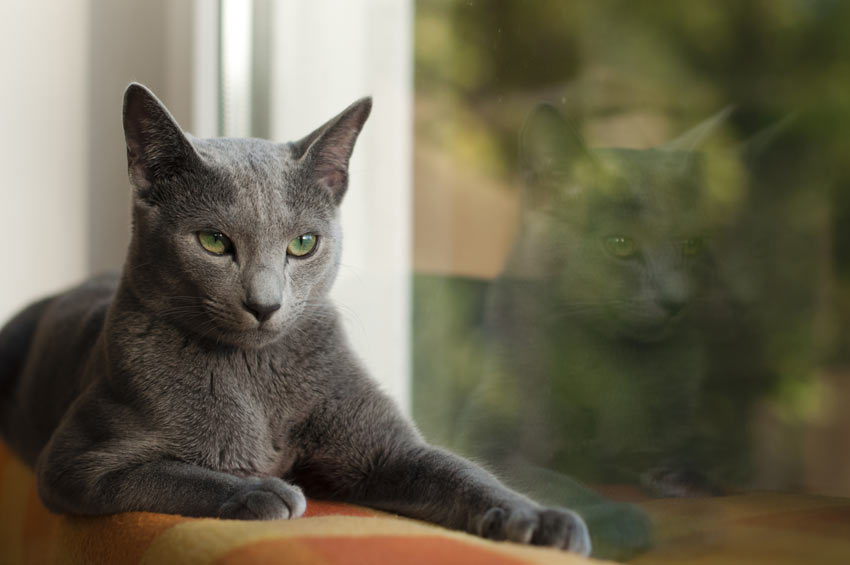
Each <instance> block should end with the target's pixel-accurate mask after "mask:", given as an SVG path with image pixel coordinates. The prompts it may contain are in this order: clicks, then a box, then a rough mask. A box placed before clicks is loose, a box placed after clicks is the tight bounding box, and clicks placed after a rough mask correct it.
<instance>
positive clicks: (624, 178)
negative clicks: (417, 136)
mask: <svg viewBox="0 0 850 565" xmlns="http://www.w3.org/2000/svg"><path fill="white" fill-rule="evenodd" d="M522 163H523V173H524V177H525V202H524V222H523V229H522V230H521V233H520V235H519V240H518V242H517V245H516V246H515V248H514V251H513V254H512V257H511V259H510V263H509V267H508V270H509V271H510V274H513V275H520V276H521V274H522V273H532V272H533V273H535V275H534V276H535V277H536V278H537V279H538V280H544V281H546V283H547V287H548V288H549V289H550V293H549V298H547V300H550V301H551V302H552V303H551V304H550V305H549V307H550V311H551V315H552V316H553V317H554V318H557V317H558V316H570V317H573V318H578V319H581V320H583V321H586V322H588V323H590V324H591V325H593V326H594V327H595V328H596V329H599V330H601V331H603V332H605V333H606V334H608V335H611V336H617V337H622V338H627V339H632V340H638V341H659V340H663V339H666V338H667V337H669V336H671V335H673V333H674V332H675V331H676V330H677V328H678V327H680V324H681V322H682V320H684V319H686V318H687V316H688V313H689V310H691V307H692V306H693V304H694V303H695V302H696V301H697V300H698V299H699V297H700V294H701V292H702V290H703V288H704V287H705V284H706V281H707V279H708V277H709V274H710V271H711V264H712V258H711V254H710V252H709V249H710V239H709V235H710V230H709V223H710V222H709V221H710V218H708V217H707V215H706V213H705V211H706V209H707V207H706V199H707V197H708V193H709V191H708V190H707V188H706V187H707V185H706V173H705V161H704V159H703V156H702V155H701V154H699V153H697V152H695V151H692V150H682V149H671V148H659V149H645V150H630V149H588V148H587V147H586V145H585V144H584V143H583V142H582V140H581V139H580V137H579V136H578V134H577V133H576V132H575V130H574V129H573V128H572V127H571V126H570V125H569V124H568V123H567V122H566V121H565V120H564V119H563V118H562V117H561V116H560V115H559V113H558V112H557V111H556V110H555V109H554V108H553V107H551V106H540V107H538V108H537V109H536V110H535V111H534V112H533V113H532V115H531V116H530V117H529V119H528V121H527V123H526V126H525V128H524V131H523V135H522Z"/></svg>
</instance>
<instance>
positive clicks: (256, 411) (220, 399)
mask: <svg viewBox="0 0 850 565" xmlns="http://www.w3.org/2000/svg"><path fill="white" fill-rule="evenodd" d="M207 379H208V380H207V382H205V383H204V386H203V387H201V389H200V390H194V391H193V394H187V395H183V396H182V397H181V400H180V401H179V405H180V406H179V408H178V410H176V411H175V413H176V414H179V416H178V417H176V418H175V419H174V421H173V422H172V425H171V426H169V430H168V434H169V435H170V436H171V437H170V439H171V444H172V445H173V446H174V449H175V451H176V452H177V453H178V454H179V457H180V458H181V459H183V460H188V461H191V462H193V463H195V464H197V465H200V466H203V467H207V468H210V469H215V470H219V471H224V472H228V473H232V474H236V475H276V476H282V475H283V474H285V473H286V471H287V470H288V469H289V468H290V467H291V466H292V463H293V462H294V459H295V452H294V450H293V448H292V447H291V446H290V445H288V443H287V441H286V438H288V436H289V429H290V428H291V426H292V425H293V423H294V420H295V416H294V415H292V414H287V413H286V411H285V409H284V406H282V403H281V402H276V401H275V398H274V396H275V395H274V391H271V390H264V389H263V387H260V386H257V384H256V383H250V384H246V383H244V382H241V383H240V382H239V380H238V378H234V376H233V375H232V374H228V373H216V372H214V371H211V372H210V374H209V375H208V376H207Z"/></svg>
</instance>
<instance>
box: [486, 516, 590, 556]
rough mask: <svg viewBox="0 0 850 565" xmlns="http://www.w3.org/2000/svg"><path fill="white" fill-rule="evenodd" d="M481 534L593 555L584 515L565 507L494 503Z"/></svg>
mask: <svg viewBox="0 0 850 565" xmlns="http://www.w3.org/2000/svg"><path fill="white" fill-rule="evenodd" d="M478 529H479V531H478V533H479V535H481V536H482V537H485V538H490V539H494V540H508V541H513V542H517V543H526V544H532V545H543V546H548V547H557V548H559V549H566V550H567V551H571V552H573V553H577V554H579V555H590V549H591V544H590V534H589V533H588V530H587V526H586V525H585V523H584V520H582V518H581V516H579V515H578V514H576V513H575V512H573V511H571V510H566V509H563V508H539V507H535V506H530V505H527V506H526V505H522V506H514V507H507V508H501V507H494V508H491V509H490V510H488V511H487V512H486V513H485V514H484V515H483V516H482V518H481V520H480V523H479V528H478Z"/></svg>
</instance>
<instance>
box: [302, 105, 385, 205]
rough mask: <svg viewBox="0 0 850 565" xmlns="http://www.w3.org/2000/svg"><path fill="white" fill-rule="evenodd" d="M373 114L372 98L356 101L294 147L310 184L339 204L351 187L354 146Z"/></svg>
mask: <svg viewBox="0 0 850 565" xmlns="http://www.w3.org/2000/svg"><path fill="white" fill-rule="evenodd" d="M371 111H372V98H371V97H366V98H361V99H360V100H358V101H356V102H354V103H353V104H352V105H351V106H349V107H348V108H346V109H345V110H343V111H342V112H341V113H340V114H338V115H337V116H336V117H334V118H332V119H331V120H329V121H328V122H326V123H325V124H324V125H322V126H321V127H319V128H318V129H316V130H315V131H313V132H312V133H311V134H310V135H308V136H306V137H304V138H303V139H301V140H300V141H296V142H295V143H294V144H293V147H294V149H295V154H296V156H297V157H298V158H299V159H300V160H301V162H302V163H303V164H304V166H305V167H307V169H308V171H309V176H310V180H311V182H313V183H315V184H319V185H322V186H323V187H325V188H326V189H327V190H329V191H330V192H331V194H332V195H333V197H334V200H335V201H336V203H337V204H339V202H341V201H342V197H343V196H344V195H345V191H346V189H347V188H348V162H349V160H350V159H351V153H352V151H354V143H355V142H356V141H357V137H358V136H359V135H360V131H361V130H362V129H363V125H364V124H365V123H366V120H367V119H368V118H369V114H370V113H371Z"/></svg>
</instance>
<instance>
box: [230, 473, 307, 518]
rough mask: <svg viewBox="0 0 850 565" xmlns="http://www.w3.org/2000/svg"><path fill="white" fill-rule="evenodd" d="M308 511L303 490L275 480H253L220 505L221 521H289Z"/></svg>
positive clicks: (267, 478)
mask: <svg viewBox="0 0 850 565" xmlns="http://www.w3.org/2000/svg"><path fill="white" fill-rule="evenodd" d="M306 509H307V500H306V499H305V498H304V494H302V492H301V489H300V488H298V487H296V486H294V485H290V484H288V483H286V482H284V481H282V480H281V479H278V478H276V477H266V478H262V479H259V478H251V479H247V480H246V481H245V485H244V486H243V487H242V488H240V489H239V490H238V491H237V492H236V494H234V495H233V496H231V497H230V499H229V500H228V501H227V502H225V503H224V504H222V505H221V508H220V509H219V512H218V516H219V518H228V519H231V520H286V519H289V518H298V517H299V516H301V515H302V514H304V511H305V510H306Z"/></svg>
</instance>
